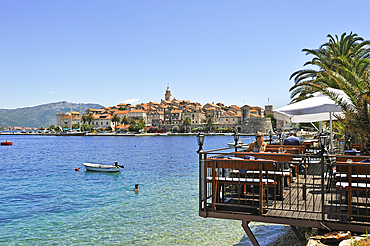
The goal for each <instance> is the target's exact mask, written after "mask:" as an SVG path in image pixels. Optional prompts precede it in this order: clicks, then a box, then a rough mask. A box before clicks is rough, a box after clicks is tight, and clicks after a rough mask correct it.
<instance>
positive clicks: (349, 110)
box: [290, 33, 370, 154]
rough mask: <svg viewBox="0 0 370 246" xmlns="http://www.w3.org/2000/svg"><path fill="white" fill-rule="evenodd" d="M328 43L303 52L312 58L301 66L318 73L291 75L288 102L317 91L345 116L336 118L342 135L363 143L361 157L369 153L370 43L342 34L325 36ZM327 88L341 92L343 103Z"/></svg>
mask: <svg viewBox="0 0 370 246" xmlns="http://www.w3.org/2000/svg"><path fill="white" fill-rule="evenodd" d="M328 37H329V42H328V43H325V44H323V45H322V46H321V47H320V48H319V49H317V50H309V49H304V50H303V51H306V52H307V53H308V54H312V55H314V58H313V59H312V60H311V61H310V62H307V63H306V64H305V65H313V66H317V67H318V68H319V69H318V70H313V69H309V70H299V71H297V72H295V73H293V74H292V76H291V78H294V81H295V85H294V86H293V87H292V88H291V89H290V90H291V91H292V95H291V97H292V98H294V97H295V98H294V99H293V100H292V102H294V101H298V100H301V99H303V98H305V97H308V96H310V95H311V94H312V92H316V91H321V92H323V93H324V94H326V95H328V96H329V97H330V98H331V99H332V100H334V101H335V102H336V103H337V104H338V105H339V106H340V107H341V109H342V111H343V112H344V114H345V117H344V118H340V117H338V118H339V120H340V121H341V122H342V123H343V125H344V127H343V129H345V132H346V134H348V135H351V136H353V138H354V139H355V141H360V142H361V143H363V146H364V148H363V149H362V153H363V154H368V153H370V81H369V75H370V59H369V58H370V49H369V45H370V41H364V40H363V38H361V37H357V34H352V33H350V34H349V35H348V36H347V35H346V34H345V33H344V34H342V36H341V38H340V39H339V38H338V37H337V36H335V38H334V37H332V36H331V35H328ZM330 88H336V89H340V90H342V91H343V92H344V93H345V94H346V95H347V96H348V98H349V100H346V99H344V98H343V97H341V96H339V94H338V93H336V92H333V91H332V90H330Z"/></svg>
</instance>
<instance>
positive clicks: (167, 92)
mask: <svg viewBox="0 0 370 246" xmlns="http://www.w3.org/2000/svg"><path fill="white" fill-rule="evenodd" d="M164 100H165V101H171V91H170V86H169V85H167V90H166V94H164Z"/></svg>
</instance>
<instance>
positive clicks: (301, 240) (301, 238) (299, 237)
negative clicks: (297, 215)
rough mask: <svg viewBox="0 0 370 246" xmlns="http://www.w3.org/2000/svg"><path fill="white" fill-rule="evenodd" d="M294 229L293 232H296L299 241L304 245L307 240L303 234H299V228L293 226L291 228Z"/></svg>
mask: <svg viewBox="0 0 370 246" xmlns="http://www.w3.org/2000/svg"><path fill="white" fill-rule="evenodd" d="M290 227H291V228H292V230H293V231H294V233H295V235H296V236H297V237H298V239H299V241H300V242H301V243H304V242H305V239H304V238H303V237H302V235H301V233H299V231H298V230H297V227H296V226H294V225H291V226H290Z"/></svg>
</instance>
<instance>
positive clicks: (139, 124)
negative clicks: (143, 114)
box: [137, 119, 145, 130]
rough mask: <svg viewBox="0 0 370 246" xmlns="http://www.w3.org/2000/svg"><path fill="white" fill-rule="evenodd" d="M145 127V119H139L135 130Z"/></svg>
mask: <svg viewBox="0 0 370 246" xmlns="http://www.w3.org/2000/svg"><path fill="white" fill-rule="evenodd" d="M141 129H145V120H144V119H140V120H139V123H138V124H137V130H141Z"/></svg>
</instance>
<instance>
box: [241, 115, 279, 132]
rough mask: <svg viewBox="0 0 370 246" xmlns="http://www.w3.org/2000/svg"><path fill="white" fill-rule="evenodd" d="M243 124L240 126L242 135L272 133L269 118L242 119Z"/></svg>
mask: <svg viewBox="0 0 370 246" xmlns="http://www.w3.org/2000/svg"><path fill="white" fill-rule="evenodd" d="M244 122H245V123H244V124H243V125H242V126H241V132H243V133H255V132H262V133H265V134H266V133H268V132H269V131H271V132H272V131H273V130H272V125H271V119H270V118H249V119H244Z"/></svg>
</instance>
